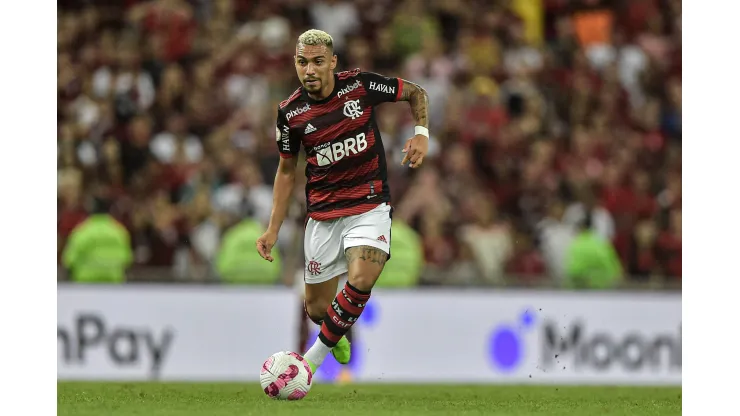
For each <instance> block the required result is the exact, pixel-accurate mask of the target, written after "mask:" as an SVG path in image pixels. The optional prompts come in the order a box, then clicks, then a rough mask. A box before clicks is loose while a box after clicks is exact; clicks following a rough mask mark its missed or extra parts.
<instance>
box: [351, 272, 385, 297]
mask: <svg viewBox="0 0 740 416" xmlns="http://www.w3.org/2000/svg"><path fill="white" fill-rule="evenodd" d="M347 280H348V281H349V284H351V285H352V286H354V287H356V288H357V289H359V290H362V291H363V292H369V291H371V290H372V288H373V286H375V282H376V281H377V280H378V275H377V274H375V273H372V272H368V271H363V270H360V271H357V272H354V273H350V275H349V277H348V279H347Z"/></svg>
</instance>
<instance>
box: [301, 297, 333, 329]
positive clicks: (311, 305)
mask: <svg viewBox="0 0 740 416" xmlns="http://www.w3.org/2000/svg"><path fill="white" fill-rule="evenodd" d="M329 303H330V302H327V301H325V300H323V299H308V298H307V299H306V315H308V318H309V319H311V320H312V321H313V322H314V323H315V324H316V325H321V322H322V321H323V320H324V318H325V317H326V310H327V309H328V308H329Z"/></svg>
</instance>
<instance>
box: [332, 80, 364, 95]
mask: <svg viewBox="0 0 740 416" xmlns="http://www.w3.org/2000/svg"><path fill="white" fill-rule="evenodd" d="M359 87H360V80H359V79H358V80H357V81H355V83H354V84H350V85H347V86H346V87H344V88H342V89H341V90H339V92H338V93H337V98H342V96H343V95H345V94H349V93H351V92H352V91H354V90H356V89H357V88H359Z"/></svg>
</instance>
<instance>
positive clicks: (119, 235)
mask: <svg viewBox="0 0 740 416" xmlns="http://www.w3.org/2000/svg"><path fill="white" fill-rule="evenodd" d="M109 208H110V203H109V202H108V201H106V200H103V199H96V201H95V211H94V213H93V215H91V216H90V217H88V218H87V219H86V220H85V221H83V222H82V223H80V224H79V225H77V227H75V228H74V229H73V230H72V233H71V234H70V236H69V240H68V241H67V246H66V247H65V248H64V252H63V253H62V264H63V265H64V267H65V268H66V269H67V270H68V272H69V275H70V278H71V280H72V281H73V282H77V283H122V282H124V281H125V280H126V269H127V268H128V267H129V266H130V265H131V262H132V261H133V253H132V250H131V237H130V235H129V233H128V230H126V228H125V227H124V226H123V225H121V224H120V223H119V222H118V221H116V220H115V219H114V218H113V217H112V216H111V215H110V214H109V213H108V211H109Z"/></svg>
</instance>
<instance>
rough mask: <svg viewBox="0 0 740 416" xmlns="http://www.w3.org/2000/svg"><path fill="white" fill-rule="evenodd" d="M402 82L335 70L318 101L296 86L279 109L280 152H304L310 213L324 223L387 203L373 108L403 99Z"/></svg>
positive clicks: (284, 154)
mask: <svg viewBox="0 0 740 416" xmlns="http://www.w3.org/2000/svg"><path fill="white" fill-rule="evenodd" d="M402 88H403V82H402V81H401V79H399V78H389V77H385V76H382V75H379V74H375V73H372V72H361V71H360V70H359V69H355V70H353V71H345V72H339V73H337V74H334V91H332V93H331V94H329V96H327V97H326V98H324V99H322V100H314V99H312V98H311V97H309V96H308V93H307V92H306V91H305V90H304V89H303V87H301V88H299V89H297V90H296V91H295V92H294V93H293V94H292V95H291V96H290V97H289V98H288V99H287V100H285V101H283V102H281V103H280V106H279V107H278V116H277V127H276V132H275V133H276V135H277V137H276V140H277V145H278V150H279V151H280V156H281V157H283V158H290V157H296V156H297V154H298V152H299V150H300V146H301V144H302V145H303V148H304V149H305V151H306V162H307V163H306V178H307V182H306V199H307V201H308V204H307V205H308V215H309V216H310V217H311V218H313V219H315V220H317V221H325V220H330V219H334V218H340V217H346V216H350V215H357V214H362V213H364V212H367V211H370V210H371V209H373V208H375V207H376V206H378V205H380V204H381V203H383V202H388V203H390V190H389V188H388V183H387V176H388V173H387V169H386V161H385V150H384V149H383V141H382V140H381V138H380V132H379V131H378V126H377V123H376V121H375V116H374V111H375V106H377V105H379V104H382V103H384V102H394V101H397V100H398V99H399V98H400V97H401V90H402Z"/></svg>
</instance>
